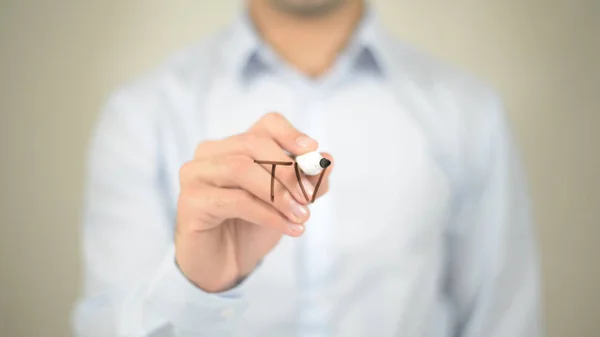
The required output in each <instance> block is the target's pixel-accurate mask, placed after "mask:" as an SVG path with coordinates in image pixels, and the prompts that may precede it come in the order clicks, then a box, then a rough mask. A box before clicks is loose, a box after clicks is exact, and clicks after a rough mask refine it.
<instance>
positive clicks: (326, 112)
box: [73, 12, 542, 337]
mask: <svg viewBox="0 0 600 337" xmlns="http://www.w3.org/2000/svg"><path fill="white" fill-rule="evenodd" d="M270 111H277V112H280V113H281V114H283V115H284V116H285V117H286V118H287V119H288V120H290V121H291V122H292V124H294V125H295V126H296V127H297V128H298V129H300V130H301V131H303V132H306V133H307V134H308V135H310V136H312V137H313V138H315V139H316V140H318V141H319V144H320V150H322V151H327V152H329V153H331V154H332V155H333V156H334V158H335V169H334V170H333V173H332V175H331V184H330V191H329V193H328V194H327V195H326V196H324V197H323V198H321V199H319V200H317V202H316V203H315V204H313V205H311V218H310V220H309V221H308V222H307V223H306V231H305V233H304V235H303V236H302V237H300V238H291V237H287V236H284V238H283V239H282V240H281V242H280V243H279V244H278V245H277V246H276V247H275V249H274V250H273V251H272V252H270V253H269V254H268V255H267V256H266V257H265V259H264V260H263V261H262V263H261V265H260V266H259V267H258V268H257V269H256V270H255V271H254V272H253V273H252V274H251V275H250V276H249V277H248V278H247V279H246V280H244V282H242V283H241V284H240V285H239V286H237V287H236V288H234V289H232V290H231V291H227V292H224V293H221V294H209V293H205V292H203V291H202V290H201V289H198V288H197V287H195V286H194V285H193V284H192V283H190V282H189V281H188V280H187V279H186V278H185V277H184V275H183V274H182V273H181V272H180V271H179V269H178V268H177V266H176V264H175V262H174V247H173V232H174V226H175V215H176V204H177V198H178V193H179V181H178V173H179V168H180V166H181V165H182V164H183V163H184V162H186V161H189V160H191V159H192V158H193V154H194V149H195V147H196V146H197V144H198V143H200V142H201V141H203V140H207V139H222V138H225V137H228V136H230V135H233V134H236V133H241V132H244V131H245V130H247V129H248V128H249V127H250V126H251V125H252V124H253V123H254V122H255V121H256V120H258V119H259V118H260V117H261V116H262V115H264V114H265V113H267V112H270ZM258 159H267V160H268V159H269V158H258ZM88 167H89V171H88V180H87V189H86V191H87V192H86V206H85V210H84V223H83V239H82V243H83V244H82V249H83V259H84V266H85V275H84V276H85V282H84V292H83V294H82V296H81V298H80V300H79V302H78V303H77V306H76V309H75V310H74V313H73V329H74V331H75V332H76V334H77V335H78V336H171V335H173V336H211V337H217V336H236V337H237V336H240V337H246V336H256V337H268V336H277V337H281V336H303V337H309V336H310V337H317V336H344V337H353V336H377V337H391V336H398V337H400V336H402V337H417V336H418V337H450V336H458V337H535V336H540V335H541V334H542V332H541V327H540V316H541V315H540V290H539V262H538V257H537V250H536V244H535V235H534V228H533V223H532V217H531V214H530V206H529V201H528V192H527V188H526V184H525V179H524V175H523V170H522V168H521V166H520V161H519V158H518V155H517V152H516V149H515V146H514V143H513V140H512V138H511V135H510V130H509V127H508V124H507V118H506V115H505V112H504V110H503V107H502V103H501V101H500V99H499V97H498V95H497V94H496V93H495V92H494V91H493V90H492V89H490V88H489V87H488V86H486V85H485V84H483V83H481V82H480V81H479V80H477V79H475V78H473V77H471V76H469V75H468V74H466V73H464V72H462V71H461V70H458V69H455V68H453V67H452V66H449V65H447V64H445V63H443V62H441V61H439V60H436V59H434V58H433V57H431V56H428V55H427V54H425V53H422V52H420V51H418V50H416V49H414V48H413V47H411V46H409V45H406V44H403V43H402V42H400V41H397V40H396V39H394V38H393V37H392V36H390V35H389V34H388V33H387V32H386V31H385V30H384V29H383V28H382V27H381V26H380V25H379V24H378V21H377V19H376V18H375V17H374V16H373V14H372V12H368V14H367V15H366V16H365V18H364V19H363V20H362V22H361V26H360V27H359V28H358V29H357V31H356V34H355V36H354V37H353V39H352V43H351V44H350V45H349V46H348V48H347V49H346V50H345V51H344V53H342V54H340V55H339V58H338V60H337V61H336V63H335V65H334V67H333V68H332V69H331V70H330V71H329V72H328V73H327V74H325V75H324V76H322V77H320V78H319V79H318V80H311V79H309V78H307V77H305V76H303V75H301V74H300V73H299V72H298V71H296V70H295V69H294V68H292V67H291V66H290V65H289V64H287V63H286V62H284V61H282V60H281V59H280V58H279V57H278V56H277V54H275V53H274V52H273V51H272V50H271V49H270V48H269V47H268V46H267V45H265V44H264V43H263V42H261V40H260V38H259V37H258V36H257V34H256V33H255V32H254V30H253V29H252V25H251V24H250V21H249V19H248V17H247V16H246V15H245V14H244V15H241V16H240V18H239V20H237V21H236V22H235V23H234V24H233V25H231V26H229V27H227V28H226V29H224V30H222V31H220V32H219V33H218V34H215V35H213V36H211V37H210V38H207V39H206V40H204V41H202V42H201V43H199V44H198V45H197V46H194V47H192V48H189V49H187V50H185V51H183V52H181V53H179V54H177V55H175V56H174V57H173V58H171V59H170V60H168V61H167V62H165V63H164V64H163V65H162V66H160V67H159V68H158V69H156V70H154V71H153V72H151V73H148V74H146V75H145V76H143V77H141V78H139V79H137V80H135V81H134V82H132V83H129V84H127V85H125V86H123V87H122V88H120V89H118V90H116V91H115V92H114V94H113V95H111V97H110V99H109V100H108V101H107V103H106V105H105V107H104V109H103V111H102V113H101V115H100V118H99V121H98V123H97V127H96V129H95V131H94V133H93V137H92V142H91V147H90V156H89V166H88ZM268 188H269V186H265V189H268Z"/></svg>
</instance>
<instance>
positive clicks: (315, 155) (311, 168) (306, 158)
mask: <svg viewBox="0 0 600 337" xmlns="http://www.w3.org/2000/svg"><path fill="white" fill-rule="evenodd" d="M321 159H323V156H321V154H320V153H319V152H317V151H314V152H309V153H305V154H303V155H301V156H297V157H296V162H297V163H298V167H300V169H301V170H302V172H304V174H306V175H309V176H316V175H317V174H319V173H321V171H323V168H322V167H321V165H320V164H319V162H320V161H321Z"/></svg>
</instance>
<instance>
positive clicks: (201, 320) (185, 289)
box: [146, 247, 247, 331]
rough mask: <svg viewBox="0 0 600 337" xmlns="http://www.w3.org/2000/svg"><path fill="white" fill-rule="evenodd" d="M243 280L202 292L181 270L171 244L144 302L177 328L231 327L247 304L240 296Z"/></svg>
mask: <svg viewBox="0 0 600 337" xmlns="http://www.w3.org/2000/svg"><path fill="white" fill-rule="evenodd" d="M245 284H246V282H241V283H240V284H239V285H238V286H236V287H235V288H232V289H230V290H228V291H225V292H222V293H207V292H205V291H204V290H202V289H200V288H198V287H197V286H196V285H194V284H193V283H192V282H191V281H190V280H189V279H188V278H187V277H186V276H185V275H184V274H183V273H182V272H181V270H180V269H179V267H178V266H177V263H176V261H175V248H174V247H172V248H171V249H170V250H169V252H168V254H167V255H166V256H165V259H164V260H163V263H162V264H161V268H160V271H159V273H158V275H157V277H156V278H155V279H154V282H152V283H151V285H150V287H149V289H148V293H147V296H146V303H147V304H148V305H150V306H151V307H152V309H153V311H156V312H158V313H160V315H161V316H163V317H164V318H165V319H166V320H168V321H169V322H170V323H171V324H172V325H173V326H174V327H175V328H176V329H178V330H184V331H207V330H210V331H222V330H231V331H233V329H234V328H235V325H236V323H237V322H238V321H239V319H240V318H241V315H242V313H243V312H244V310H245V309H246V307H247V302H246V301H245V300H244V298H243V296H242V294H243V289H244V286H245Z"/></svg>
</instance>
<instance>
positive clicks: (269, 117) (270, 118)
mask: <svg viewBox="0 0 600 337" xmlns="http://www.w3.org/2000/svg"><path fill="white" fill-rule="evenodd" d="M283 119H284V117H283V115H281V114H280V113H278V112H269V113H267V114H266V115H265V116H264V117H263V120H264V121H265V122H266V123H277V122H279V121H281V120H283Z"/></svg>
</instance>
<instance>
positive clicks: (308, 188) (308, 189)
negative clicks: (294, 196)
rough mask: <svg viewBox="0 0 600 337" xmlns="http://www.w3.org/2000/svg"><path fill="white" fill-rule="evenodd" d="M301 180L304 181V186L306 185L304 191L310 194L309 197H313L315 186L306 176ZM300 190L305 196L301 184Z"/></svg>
mask: <svg viewBox="0 0 600 337" xmlns="http://www.w3.org/2000/svg"><path fill="white" fill-rule="evenodd" d="M300 180H301V181H302V186H304V191H306V194H308V198H309V199H310V198H312V195H313V192H314V191H315V188H314V187H313V185H312V184H311V183H310V181H308V179H306V178H305V177H302V178H301V179H300ZM298 191H299V193H300V195H302V196H304V193H302V188H301V187H300V184H298Z"/></svg>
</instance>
